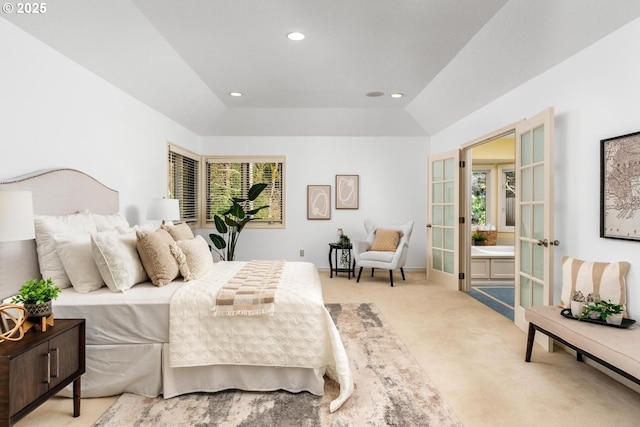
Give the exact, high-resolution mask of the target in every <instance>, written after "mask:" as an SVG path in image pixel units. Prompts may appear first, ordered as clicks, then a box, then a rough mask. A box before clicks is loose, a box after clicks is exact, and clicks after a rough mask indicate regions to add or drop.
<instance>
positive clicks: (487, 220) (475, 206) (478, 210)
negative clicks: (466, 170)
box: [471, 168, 495, 225]
mask: <svg viewBox="0 0 640 427" xmlns="http://www.w3.org/2000/svg"><path fill="white" fill-rule="evenodd" d="M491 203H493V202H492V199H491V169H486V168H482V169H480V168H478V169H475V168H474V169H473V171H472V173H471V224H472V225H485V224H492V220H493V212H492V209H491ZM494 209H495V208H494Z"/></svg>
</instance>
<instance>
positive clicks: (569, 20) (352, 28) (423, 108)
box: [3, 0, 640, 136]
mask: <svg viewBox="0 0 640 427" xmlns="http://www.w3.org/2000/svg"><path fill="white" fill-rule="evenodd" d="M638 16H640V1H637V0H607V1H604V0H510V1H507V0H455V1H452V0H315V1H313V0H270V1H258V0H211V1H204V0H91V1H87V0H50V1H49V2H47V11H46V13H45V14H43V15H40V16H27V15H19V14H15V13H14V14H4V15H3V18H5V19H7V20H9V21H11V22H12V23H14V24H15V25H17V26H18V27H20V28H22V29H23V30H25V31H26V32H28V33H30V34H32V35H33V36H34V37H36V38H38V39H40V40H41V41H42V42H44V43H46V44H47V45H49V46H51V47H52V48H53V49H55V50H57V51H59V52H60V53H62V54H63V55H65V56H67V57H68V58H70V59H71V60H73V61H75V62H77V63H78V64H80V65H81V66H83V67H85V68H86V69H88V70H90V71H91V72H93V73H95V74H96V75H98V76H100V77H101V78H103V79H105V80H107V81H108V82H110V83H112V84H113V85H115V86H117V87H119V88H121V89H122V90H123V91H125V92H127V93H129V94H130V95H131V96H133V97H135V98H137V99H139V100H140V101H142V102H144V103H146V104H147V105H149V106H150V107H152V108H154V109H155V110H157V111H159V112H161V113H162V114H164V115H166V116H167V117H169V118H171V119H173V120H175V121H176V122H178V123H180V124H182V125H184V126H185V127H187V128H189V129H191V130H192V131H194V132H195V133H197V134H198V135H203V136H205V135H282V136H287V135H353V136H369V135H384V136H387V135H392V136H420V135H429V134H433V133H435V132H437V131H438V130H441V129H443V128H444V127H446V126H448V125H450V124H452V123H454V122H455V121H457V120H459V119H461V118H462V117H464V116H466V115H468V114H470V113H471V112H473V111H474V110H476V109H477V108H479V107H481V106H483V105H485V104H487V103H489V102H491V101H492V100H494V99H496V98H497V97H499V96H501V95H503V94H505V93H506V92H508V91H510V90H512V89H513V88H515V87H517V86H518V85H520V84H522V83H524V82H526V81H527V80H529V79H531V78H533V77H535V76H536V75H538V74H540V73H542V72H544V71H545V70H547V69H549V68H550V67H552V66H553V65H556V64H558V63H559V62H561V61H562V60H564V59H566V58H567V57H569V56H571V55H573V54H575V53H577V52H579V51H580V50H582V49H584V48H585V47H587V46H589V45H590V44H592V43H594V42H596V41H597V40H599V39H600V38H602V37H604V36H606V35H607V34H609V33H610V32H612V31H614V30H615V29H617V28H619V27H621V26H622V25H624V24H626V23H628V22H630V21H631V20H633V19H635V18H637V17H638ZM292 31H300V32H302V33H304V34H305V36H306V37H305V39H304V40H302V41H291V40H289V39H287V37H286V35H287V33H289V32H292ZM231 92H240V93H242V96H239V97H234V96H231V95H230V93H231ZM371 92H379V93H382V94H383V95H381V96H367V94H370V93H371ZM393 93H402V94H403V95H404V96H403V97H401V98H392V97H390V95H391V94H393Z"/></svg>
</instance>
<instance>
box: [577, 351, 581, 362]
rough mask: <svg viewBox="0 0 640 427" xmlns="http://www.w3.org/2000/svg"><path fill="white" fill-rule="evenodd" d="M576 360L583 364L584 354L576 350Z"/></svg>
mask: <svg viewBox="0 0 640 427" xmlns="http://www.w3.org/2000/svg"><path fill="white" fill-rule="evenodd" d="M576 360H577V361H578V362H582V353H581V352H580V351H578V350H576Z"/></svg>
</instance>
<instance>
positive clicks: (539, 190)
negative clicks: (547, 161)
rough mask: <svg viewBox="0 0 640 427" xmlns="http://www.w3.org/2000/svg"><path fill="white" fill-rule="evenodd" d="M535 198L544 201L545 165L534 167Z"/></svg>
mask: <svg viewBox="0 0 640 427" xmlns="http://www.w3.org/2000/svg"><path fill="white" fill-rule="evenodd" d="M533 200H534V201H537V202H544V166H543V165H538V166H536V167H534V168H533Z"/></svg>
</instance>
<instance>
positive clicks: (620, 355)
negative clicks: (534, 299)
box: [525, 306, 640, 378]
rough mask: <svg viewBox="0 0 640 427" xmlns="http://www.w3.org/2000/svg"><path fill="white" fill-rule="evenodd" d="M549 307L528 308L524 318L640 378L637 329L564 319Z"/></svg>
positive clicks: (639, 333) (633, 326) (639, 352)
mask: <svg viewBox="0 0 640 427" xmlns="http://www.w3.org/2000/svg"><path fill="white" fill-rule="evenodd" d="M560 311H561V309H560V308H558V307H553V306H542V307H531V308H527V309H526V310H525V319H526V320H527V321H529V322H532V323H533V324H534V325H537V326H539V327H540V328H542V329H544V330H546V331H548V332H550V333H552V334H554V335H557V336H558V337H560V338H562V339H564V340H566V341H567V342H569V343H571V344H573V345H574V346H576V347H578V348H579V349H581V350H583V351H584V352H586V353H591V354H592V355H594V356H596V357H598V358H600V359H602V360H605V361H607V362H609V363H610V364H612V365H614V366H616V367H618V368H619V369H621V370H623V371H625V372H628V373H629V374H631V375H633V376H634V377H636V378H640V327H638V326H637V324H634V325H631V326H630V327H629V328H614V327H610V326H604V325H598V324H594V323H589V322H583V321H578V320H572V319H567V318H566V317H563V316H561V315H560Z"/></svg>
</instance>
